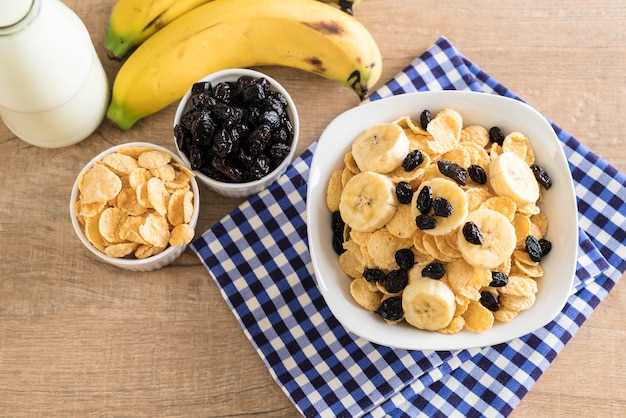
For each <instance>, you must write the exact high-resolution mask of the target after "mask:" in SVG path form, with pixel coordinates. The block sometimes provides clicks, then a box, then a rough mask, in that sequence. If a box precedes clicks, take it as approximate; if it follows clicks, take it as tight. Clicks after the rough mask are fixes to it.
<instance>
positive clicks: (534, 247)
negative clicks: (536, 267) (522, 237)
mask: <svg viewBox="0 0 626 418" xmlns="http://www.w3.org/2000/svg"><path fill="white" fill-rule="evenodd" d="M526 252H527V253H528V256H529V257H530V259H531V260H533V261H537V262H539V261H541V257H543V250H542V249H541V244H539V240H538V239H537V238H535V237H534V236H532V235H529V236H527V237H526Z"/></svg>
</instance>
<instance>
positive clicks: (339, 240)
mask: <svg viewBox="0 0 626 418" xmlns="http://www.w3.org/2000/svg"><path fill="white" fill-rule="evenodd" d="M332 244H333V250H334V251H335V253H336V254H337V255H341V254H343V253H345V252H346V249H345V248H343V236H340V235H337V234H333V238H332Z"/></svg>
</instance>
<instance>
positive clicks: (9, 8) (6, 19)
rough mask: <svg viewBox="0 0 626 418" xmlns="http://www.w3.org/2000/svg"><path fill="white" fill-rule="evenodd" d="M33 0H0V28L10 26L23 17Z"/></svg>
mask: <svg viewBox="0 0 626 418" xmlns="http://www.w3.org/2000/svg"><path fill="white" fill-rule="evenodd" d="M33 3H34V0H0V28H4V27H8V26H12V25H14V24H16V23H17V22H19V21H20V20H22V19H24V17H26V15H27V14H28V12H29V11H30V9H31V8H32V7H33Z"/></svg>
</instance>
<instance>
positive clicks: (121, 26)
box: [104, 0, 361, 60]
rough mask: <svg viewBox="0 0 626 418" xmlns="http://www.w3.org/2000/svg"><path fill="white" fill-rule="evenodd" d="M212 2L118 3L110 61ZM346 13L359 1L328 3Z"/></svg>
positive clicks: (110, 30)
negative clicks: (178, 19) (171, 23)
mask: <svg viewBox="0 0 626 418" xmlns="http://www.w3.org/2000/svg"><path fill="white" fill-rule="evenodd" d="M209 1H213V0H150V1H144V0H118V1H117V2H116V3H115V5H114V6H113V10H112V11H111V16H110V18H109V24H108V26H107V31H106V35H105V37H104V47H105V49H106V50H107V52H108V54H109V57H110V58H111V59H119V60H121V59H123V58H124V57H126V56H127V55H128V53H129V52H131V51H132V50H133V49H134V48H136V47H137V46H139V45H140V44H141V43H142V42H143V41H145V40H146V39H148V38H149V37H150V36H152V35H153V34H154V33H156V32H157V31H158V30H159V29H161V28H163V27H164V26H165V25H167V24H168V23H170V22H171V21H173V20H174V19H176V18H177V17H179V16H182V15H183V14H184V13H186V12H188V11H189V10H192V9H195V8H196V7H198V6H200V5H201V4H204V3H208V2H209ZM329 2H330V3H334V4H336V5H338V6H339V8H340V9H341V10H343V11H344V12H346V13H350V14H353V8H354V7H355V6H356V5H357V4H359V3H360V2H361V0H329Z"/></svg>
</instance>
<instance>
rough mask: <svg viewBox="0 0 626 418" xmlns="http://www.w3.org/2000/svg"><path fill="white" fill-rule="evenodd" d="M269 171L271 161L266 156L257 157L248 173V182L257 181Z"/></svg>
mask: <svg viewBox="0 0 626 418" xmlns="http://www.w3.org/2000/svg"><path fill="white" fill-rule="evenodd" d="M270 169H271V160H270V157H268V156H267V155H259V156H258V157H257V158H256V160H255V161H254V164H253V165H252V167H250V172H249V173H248V175H249V177H250V180H259V179H260V178H263V177H265V176H266V175H267V173H269V172H270Z"/></svg>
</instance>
